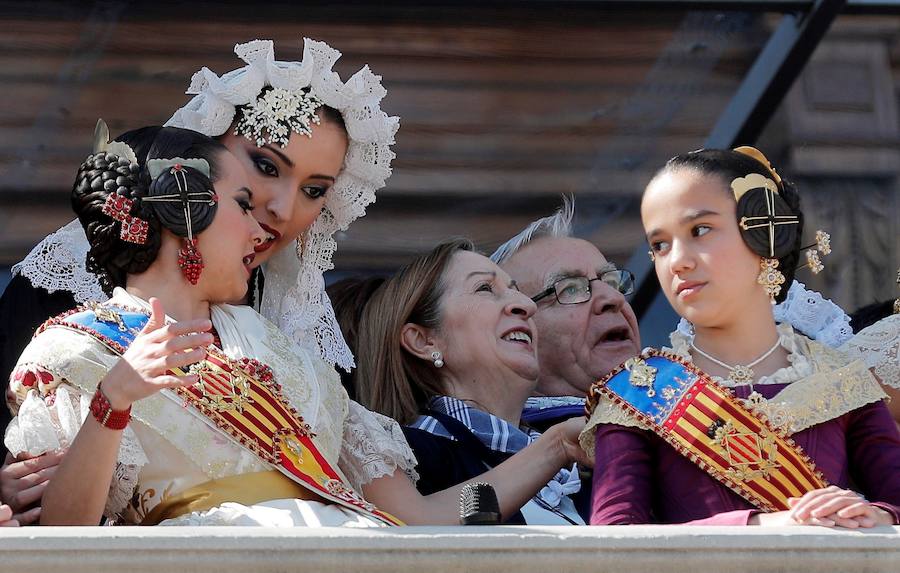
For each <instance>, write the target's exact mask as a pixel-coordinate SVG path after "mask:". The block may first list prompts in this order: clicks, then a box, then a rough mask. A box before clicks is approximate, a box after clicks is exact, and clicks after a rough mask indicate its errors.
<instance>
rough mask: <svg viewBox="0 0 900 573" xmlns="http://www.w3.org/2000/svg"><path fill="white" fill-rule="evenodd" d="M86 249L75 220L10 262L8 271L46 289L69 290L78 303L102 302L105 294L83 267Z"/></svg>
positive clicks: (53, 290) (95, 279) (85, 239)
mask: <svg viewBox="0 0 900 573" xmlns="http://www.w3.org/2000/svg"><path fill="white" fill-rule="evenodd" d="M89 248H90V245H88V242H87V237H85V235H84V229H83V228H82V226H81V223H80V222H79V221H78V219H75V220H74V221H71V222H70V223H69V224H68V225H66V226H64V227H62V228H61V229H59V230H58V231H56V232H54V233H50V234H49V235H47V237H46V238H45V239H44V240H43V241H41V242H40V243H38V245H37V246H36V247H35V248H33V249H32V250H31V252H30V253H28V256H26V257H25V258H24V259H23V260H22V261H21V262H19V263H16V264H15V265H13V268H12V274H13V275H16V274H21V275H22V276H23V277H25V278H26V279H28V280H29V281H30V282H31V284H32V285H34V286H36V287H39V288H43V289H46V290H47V291H48V292H55V291H58V290H62V291H69V292H70V293H72V295H73V296H74V297H75V300H76V301H77V302H78V303H85V302H87V301H89V300H96V301H101V302H102V301H105V300H106V299H107V296H106V294H104V292H103V289H102V288H100V281H98V280H97V276H96V275H94V274H92V273H89V272H88V271H87V269H85V268H84V266H85V261H86V258H87V253H88V249H89Z"/></svg>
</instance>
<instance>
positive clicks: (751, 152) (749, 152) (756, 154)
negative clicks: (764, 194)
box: [732, 145, 781, 187]
mask: <svg viewBox="0 0 900 573" xmlns="http://www.w3.org/2000/svg"><path fill="white" fill-rule="evenodd" d="M732 151H736V152H737V153H740V154H741V155H746V156H747V157H752V158H753V159H755V160H757V161H759V162H760V163H762V164H763V165H764V166H765V168H766V169H767V170H768V171H769V174H770V175H771V176H772V179H774V180H775V183H777V184H778V186H779V187H780V186H781V176H780V175H778V172H777V171H775V168H774V167H772V164H771V163H769V160H768V159H766V156H765V155H763V152H762V151H760V150H759V149H757V148H755V147H751V146H749V145H742V146H741V147H735V148H734V149H733V150H732Z"/></svg>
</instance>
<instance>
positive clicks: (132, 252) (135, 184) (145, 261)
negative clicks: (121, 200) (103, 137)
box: [71, 151, 160, 295]
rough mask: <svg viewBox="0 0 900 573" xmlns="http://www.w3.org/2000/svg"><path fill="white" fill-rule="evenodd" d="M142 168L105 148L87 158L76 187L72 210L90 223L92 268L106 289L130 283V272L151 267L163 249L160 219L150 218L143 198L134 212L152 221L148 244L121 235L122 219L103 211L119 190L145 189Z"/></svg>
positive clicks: (127, 193)
mask: <svg viewBox="0 0 900 573" xmlns="http://www.w3.org/2000/svg"><path fill="white" fill-rule="evenodd" d="M140 172H141V168H140V165H138V164H137V163H131V162H130V161H129V160H128V159H126V158H124V157H119V156H118V155H115V154H113V153H107V152H103V151H101V152H100V153H96V154H92V155H89V156H88V157H87V159H85V160H84V162H83V163H82V164H81V166H80V167H79V168H78V174H77V175H76V176H75V184H74V185H73V187H72V198H71V199H72V209H73V210H74V211H75V213H76V214H77V215H78V219H79V221H81V225H82V226H83V227H84V230H85V235H86V236H87V240H88V243H89V244H90V245H91V247H90V250H89V251H88V255H87V261H86V268H87V270H88V271H90V272H92V273H94V274H96V275H97V277H98V279H99V281H100V286H101V287H102V288H103V291H104V292H106V294H108V295H109V294H112V289H113V287H115V286H120V285H124V284H125V277H126V275H128V274H137V273H141V272H144V271H145V270H147V267H149V266H150V264H151V263H152V262H153V261H154V259H156V254H157V252H158V251H159V245H160V235H159V232H158V229H159V223H158V222H157V221H155V220H152V219H148V218H147V217H146V213H144V212H143V211H144V210H143V209H142V208H141V205H140V203H139V202H135V203H134V205H133V206H132V209H131V212H130V213H129V214H130V215H132V216H134V217H138V218H141V219H144V220H146V221H147V222H148V224H149V227H150V232H148V235H147V241H146V243H145V244H143V245H138V244H135V243H130V242H127V241H123V240H122V239H121V238H120V231H121V225H122V223H121V222H119V221H117V220H115V219H113V218H112V217H111V216H109V215H107V214H106V213H104V212H103V207H104V205H105V204H106V198H107V197H108V196H109V195H110V194H112V193H117V194H119V195H121V196H122V197H125V198H126V199H132V200H133V199H134V198H136V197H137V196H139V195H140V193H141V188H142V183H141V177H140Z"/></svg>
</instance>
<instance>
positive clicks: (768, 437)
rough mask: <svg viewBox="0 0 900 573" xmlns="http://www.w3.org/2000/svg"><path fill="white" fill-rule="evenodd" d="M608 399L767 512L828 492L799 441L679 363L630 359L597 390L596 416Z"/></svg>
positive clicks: (649, 356)
mask: <svg viewBox="0 0 900 573" xmlns="http://www.w3.org/2000/svg"><path fill="white" fill-rule="evenodd" d="M603 398H605V399H608V400H611V401H612V402H613V403H614V404H616V405H617V406H618V407H620V408H623V409H624V410H625V411H626V412H627V413H628V414H630V415H631V416H633V417H634V418H636V419H637V420H638V421H640V422H642V423H643V424H645V425H646V426H648V427H649V428H650V429H651V430H652V431H653V432H654V433H656V434H657V435H658V436H659V437H661V438H662V439H663V440H665V441H666V442H667V443H668V444H669V445H671V446H672V447H673V448H675V450H676V451H677V452H678V453H680V454H681V455H683V456H684V457H686V458H688V459H689V460H690V461H691V462H693V463H694V464H696V465H697V466H698V467H700V468H701V469H702V470H704V471H705V472H706V473H708V474H709V475H711V476H712V477H713V478H715V479H716V480H718V481H719V482H721V483H722V484H724V485H726V486H728V487H729V488H731V489H732V490H734V491H735V492H736V493H738V494H739V495H740V496H741V497H743V498H744V499H746V500H747V501H749V502H750V503H752V504H753V505H755V506H756V507H758V508H759V509H762V510H765V511H779V510H786V509H789V507H788V503H787V499H788V498H789V497H800V496H802V495H803V494H805V493H806V492H808V491H811V490H814V489H818V488H822V487H825V486H827V485H828V484H827V482H826V481H825V479H824V477H823V476H822V475H821V474H820V473H819V472H818V471H817V470H816V469H815V466H814V465H813V463H812V461H811V460H810V459H809V458H808V457H807V456H806V454H805V453H804V452H803V450H802V449H800V447H799V446H798V445H796V444H795V443H794V442H793V440H791V439H790V438H788V437H787V436H785V435H782V434H781V433H780V432H779V431H778V430H775V429H774V428H773V427H772V426H771V425H770V424H769V422H768V421H767V420H766V419H765V418H764V417H761V416H759V415H758V414H756V413H754V412H751V411H750V410H748V409H747V407H745V406H744V405H743V404H742V403H741V402H740V401H739V400H738V399H737V398H735V396H734V395H733V394H732V393H731V392H730V391H729V390H727V389H725V388H723V387H721V386H719V385H718V384H716V383H715V382H713V381H712V380H711V379H710V377H709V376H708V375H707V374H706V373H704V372H703V371H701V370H699V369H698V368H696V367H694V366H693V365H691V364H688V363H686V362H684V361H683V360H682V359H681V358H679V357H678V356H675V355H672V354H669V353H665V352H661V351H658V350H653V349H650V350H646V351H644V353H643V354H642V355H641V356H639V357H635V358H631V359H629V360H628V361H626V362H625V364H623V365H622V366H621V367H619V368H618V369H616V370H615V371H613V372H612V373H610V374H609V375H608V376H606V377H605V378H604V379H602V380H600V381H598V382H596V383H595V384H594V385H593V386H592V387H591V389H590V391H589V393H588V402H587V405H586V408H587V414H588V416H590V415H591V413H592V412H593V409H594V407H595V406H596V405H597V403H598V401H599V400H600V399H603Z"/></svg>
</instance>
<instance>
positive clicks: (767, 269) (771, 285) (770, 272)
mask: <svg viewBox="0 0 900 573" xmlns="http://www.w3.org/2000/svg"><path fill="white" fill-rule="evenodd" d="M759 268H760V269H761V271H760V273H759V276H758V277H756V282H758V283H759V284H761V285H762V287H763V290H765V291H766V294H767V295H769V301H770V302H771V303H772V304H775V297H777V296H778V293H780V292H781V285H783V284H784V275H783V274H781V271H779V270H778V259H761V260H760V261H759Z"/></svg>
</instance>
